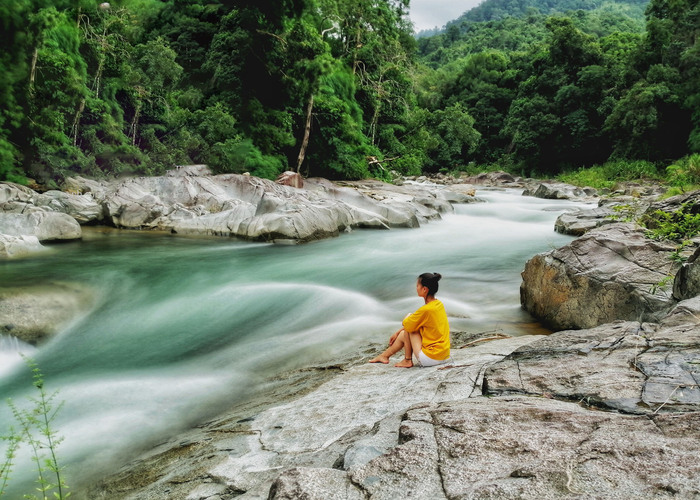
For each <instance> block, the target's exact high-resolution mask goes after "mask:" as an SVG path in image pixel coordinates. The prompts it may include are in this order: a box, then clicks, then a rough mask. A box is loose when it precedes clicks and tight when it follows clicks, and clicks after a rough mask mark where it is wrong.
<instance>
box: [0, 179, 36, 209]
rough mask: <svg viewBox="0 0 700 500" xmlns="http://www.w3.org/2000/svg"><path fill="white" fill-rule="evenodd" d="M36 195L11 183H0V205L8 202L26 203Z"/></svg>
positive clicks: (23, 187)
mask: <svg viewBox="0 0 700 500" xmlns="http://www.w3.org/2000/svg"><path fill="white" fill-rule="evenodd" d="M35 195H36V192H35V191H33V190H31V189H29V188H28V187H26V186H21V185H20V184H15V183H13V182H6V181H2V182H0V205H3V204H5V203H7V202H10V201H19V202H24V203H28V202H30V201H31V200H32V198H33V197H34V196H35Z"/></svg>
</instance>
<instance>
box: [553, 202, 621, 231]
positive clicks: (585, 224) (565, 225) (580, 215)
mask: <svg viewBox="0 0 700 500" xmlns="http://www.w3.org/2000/svg"><path fill="white" fill-rule="evenodd" d="M616 215H617V214H616V213H615V211H614V210H613V209H612V208H611V207H597V208H592V209H587V210H586V209H577V210H570V211H568V212H564V213H563V214H561V215H560V216H559V217H557V220H556V222H555V223H554V230H555V231H556V232H558V233H561V234H568V235H571V236H582V235H584V234H586V233H587V232H588V231H590V230H592V229H595V228H597V227H600V226H604V225H606V224H613V223H615V222H616V220H615V219H614V217H615V216H616Z"/></svg>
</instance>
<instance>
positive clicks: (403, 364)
mask: <svg viewBox="0 0 700 500" xmlns="http://www.w3.org/2000/svg"><path fill="white" fill-rule="evenodd" d="M394 366H395V367H396V368H413V360H412V359H404V360H403V361H399V362H398V363H396V364H395V365H394Z"/></svg>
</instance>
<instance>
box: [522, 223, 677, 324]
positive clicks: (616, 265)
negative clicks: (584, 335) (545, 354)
mask: <svg viewBox="0 0 700 500" xmlns="http://www.w3.org/2000/svg"><path fill="white" fill-rule="evenodd" d="M674 249H675V246H674V245H672V244H666V243H661V242H656V241H652V240H649V239H647V238H645V236H644V231H643V230H642V229H640V228H637V227H635V226H634V225H632V224H622V223H618V224H611V225H608V226H604V227H602V228H599V229H596V230H594V231H590V232H588V233H586V234H585V235H584V236H581V237H580V238H578V239H576V240H574V241H572V242H571V243H570V244H568V245H566V246H564V247H561V248H558V249H555V250H551V251H549V252H547V253H542V254H538V255H536V256H535V257H533V258H532V259H530V260H529V261H528V262H527V263H526V265H525V270H524V271H523V273H522V277H523V281H522V284H521V286H520V300H521V304H522V306H523V308H524V309H525V310H526V311H528V312H530V313H531V314H532V315H533V316H535V317H536V318H538V319H541V321H542V322H544V323H545V324H547V325H548V326H550V327H551V328H552V329H554V330H563V329H570V328H591V327H594V326H597V325H601V324H604V323H610V322H612V321H615V320H636V321H642V322H644V321H650V322H657V321H659V320H660V319H661V318H663V317H664V316H665V315H666V314H667V313H668V312H669V311H670V309H671V308H672V307H673V306H674V305H675V302H676V301H675V300H674V298H673V297H672V294H671V293H670V291H669V290H667V288H668V287H670V284H669V286H668V287H667V286H664V285H665V283H666V282H667V281H668V280H669V279H668V277H669V276H673V275H675V272H676V270H677V267H678V266H677V264H675V263H674V262H673V261H672V260H670V259H669V258H668V257H669V255H670V253H671V252H672V251H673V250H674Z"/></svg>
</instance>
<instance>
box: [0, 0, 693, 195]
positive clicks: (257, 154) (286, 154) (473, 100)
mask: <svg viewBox="0 0 700 500" xmlns="http://www.w3.org/2000/svg"><path fill="white" fill-rule="evenodd" d="M408 9H409V0H353V1H350V0H336V1H333V0H282V1H245V0H192V1H190V0H114V1H110V2H104V3H97V2H93V1H87V0H55V1H48V0H4V1H3V2H2V3H0V23H1V24H0V26H1V27H2V33H3V34H4V36H3V37H2V39H0V46H1V49H2V50H0V102H2V107H1V108H0V180H9V181H13V182H18V183H22V184H28V185H32V186H34V187H40V188H52V187H58V186H60V185H61V181H62V179H64V178H65V177H66V176H70V175H84V176H88V177H96V178H98V177H102V176H121V175H157V174H160V173H163V172H164V171H165V170H167V169H169V168H172V167H173V166H174V165H180V164H189V163H196V164H207V165H209V166H210V168H211V169H212V170H213V171H214V172H216V173H223V172H233V173H243V172H250V173H251V174H252V175H257V176H261V177H266V178H274V177H275V176H277V175H278V174H279V173H280V172H282V171H285V170H294V171H299V172H301V173H302V174H303V175H305V176H323V177H327V178H331V179H356V178H363V177H375V178H379V179H384V180H389V179H391V177H392V175H396V174H400V175H418V174H422V173H432V172H439V171H442V172H454V171H460V170H461V171H471V170H478V169H493V168H499V169H503V170H507V171H510V172H513V173H518V174H522V175H529V176H534V175H540V176H556V175H559V174H562V173H566V172H571V171H576V170H579V169H582V168H587V167H594V166H599V165H606V164H611V163H612V164H616V165H619V164H620V162H622V164H624V165H636V166H637V167H635V168H638V169H639V168H641V170H643V171H644V172H647V171H648V173H650V174H652V173H653V172H659V171H662V172H663V171H664V169H666V168H667V167H668V166H670V165H676V166H677V165H683V164H684V162H685V163H687V162H688V161H689V159H694V161H695V162H696V163H698V165H697V168H698V175H700V161H697V159H698V156H697V153H700V46H699V45H698V41H697V39H698V32H699V30H700V2H699V1H698V0H650V1H649V2H647V1H646V0H644V1H640V0H628V1H612V0H607V1H603V2H584V1H582V0H561V1H553V0H529V1H528V0H485V1H484V2H483V3H482V4H481V5H480V6H479V7H477V8H475V9H472V10H471V11H469V12H467V13H465V14H464V15H463V16H462V17H460V18H459V19H457V20H455V21H453V22H451V23H448V25H447V26H446V27H445V29H444V30H439V31H437V32H435V33H422V34H420V35H421V36H415V35H414V32H413V27H412V25H411V23H410V20H409V19H408ZM425 35H430V36H425ZM693 155H695V156H693ZM639 165H642V167H638V166H639ZM644 172H641V173H644Z"/></svg>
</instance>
